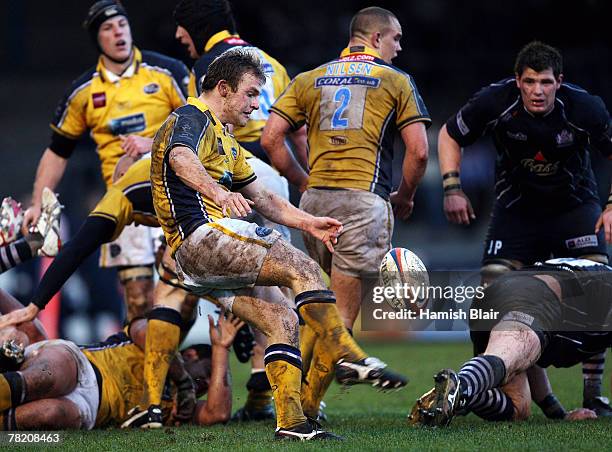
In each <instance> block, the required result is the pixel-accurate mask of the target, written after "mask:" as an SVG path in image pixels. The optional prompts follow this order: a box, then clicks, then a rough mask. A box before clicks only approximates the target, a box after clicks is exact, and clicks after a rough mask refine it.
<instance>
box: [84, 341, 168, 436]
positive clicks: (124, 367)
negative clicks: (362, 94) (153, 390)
mask: <svg viewBox="0 0 612 452" xmlns="http://www.w3.org/2000/svg"><path fill="white" fill-rule="evenodd" d="M81 351H82V352H83V354H84V355H85V356H86V357H87V359H89V362H90V363H91V364H92V365H93V366H94V367H95V368H96V369H97V371H98V372H96V373H97V374H98V379H99V381H98V384H99V385H102V387H101V388H99V391H100V406H99V408H98V415H97V417H96V427H105V426H112V425H117V424H120V423H121V422H123V421H125V420H126V419H127V417H128V416H127V413H128V411H129V410H130V409H132V408H134V407H135V406H138V405H139V404H140V403H141V401H142V396H143V393H144V374H143V365H144V352H143V350H142V349H141V348H140V347H138V345H136V344H134V342H132V340H131V339H130V338H129V337H128V335H127V334H125V333H124V332H120V333H117V334H114V335H112V336H110V337H109V338H108V339H106V340H105V341H104V342H100V343H98V344H93V345H86V346H82V347H81ZM172 391H173V386H171V385H170V384H168V383H167V384H166V387H165V390H164V396H163V397H162V413H163V417H164V421H166V420H167V419H168V418H169V417H170V414H171V411H172V404H173V398H172Z"/></svg>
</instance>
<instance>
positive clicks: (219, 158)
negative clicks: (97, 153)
mask: <svg viewBox="0 0 612 452" xmlns="http://www.w3.org/2000/svg"><path fill="white" fill-rule="evenodd" d="M176 146H185V147H187V148H189V149H191V150H192V151H193V152H194V153H196V154H197V155H198V157H199V159H200V161H201V162H202V165H203V166H204V168H205V169H206V171H207V172H208V174H210V176H211V177H212V178H213V179H215V180H216V181H218V183H219V184H220V185H221V186H222V187H224V188H225V189H226V190H239V189H241V188H243V187H245V186H246V185H248V184H250V183H251V182H253V181H254V180H255V178H256V176H255V173H254V172H253V169H252V168H251V166H250V165H249V164H248V163H247V161H246V159H245V155H244V152H243V150H242V148H241V147H240V145H239V144H238V142H237V141H236V139H235V138H234V137H233V136H232V135H231V134H230V133H229V132H228V131H227V129H226V128H225V127H224V126H223V125H222V124H221V122H220V121H219V119H218V118H217V117H216V116H215V114H214V113H213V112H212V111H211V110H210V109H209V108H208V106H207V105H206V104H204V103H203V102H202V101H200V100H199V99H197V98H194V97H190V98H189V99H188V101H187V105H185V106H183V107H180V108H179V109H177V110H176V111H175V112H173V113H172V114H171V115H170V117H169V118H168V119H167V120H166V122H165V123H164V124H163V125H162V127H161V128H160V129H159V131H158V132H157V134H156V135H155V141H154V142H153V150H152V152H151V188H152V191H153V205H154V207H155V212H156V213H157V218H158V220H159V224H160V225H161V227H162V228H163V230H164V235H165V236H166V241H167V242H168V244H169V245H170V246H171V247H172V250H173V252H176V250H177V249H178V247H179V246H180V245H181V243H183V240H185V238H186V237H187V236H189V234H191V233H192V232H193V231H194V230H195V229H197V228H198V227H199V226H201V225H202V224H204V223H208V222H211V221H215V220H218V219H220V218H222V217H223V216H224V214H223V213H222V212H221V208H220V207H219V206H218V205H216V204H215V203H214V202H213V200H211V199H209V198H207V197H205V196H204V195H202V194H201V193H198V192H197V191H195V190H193V189H191V188H190V187H188V186H187V185H185V184H184V183H183V182H181V180H180V179H179V178H178V176H177V175H176V174H175V173H174V171H173V170H172V168H171V167H170V164H169V162H168V158H169V154H170V150H171V149H172V148H174V147H176Z"/></svg>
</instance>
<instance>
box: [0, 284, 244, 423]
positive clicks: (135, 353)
mask: <svg viewBox="0 0 612 452" xmlns="http://www.w3.org/2000/svg"><path fill="white" fill-rule="evenodd" d="M20 306H21V304H20V303H19V302H18V301H17V300H15V299H14V298H13V297H11V296H10V295H8V294H7V293H5V292H3V291H0V311H2V312H3V313H6V312H10V311H12V310H14V309H18V308H19V307H20ZM209 323H210V337H211V342H212V347H211V346H208V345H193V346H191V347H189V348H187V349H185V350H183V351H182V353H181V355H182V360H181V359H178V357H177V358H176V359H174V361H173V363H172V365H171V369H170V372H169V381H168V382H166V386H165V389H166V391H165V395H164V400H163V404H162V406H163V420H164V422H165V423H166V424H169V425H178V424H179V423H193V424H196V425H212V424H216V423H220V422H226V421H227V420H228V419H229V417H230V414H231V404H232V394H231V386H230V375H229V366H228V348H229V347H230V346H231V344H232V341H233V339H234V336H235V334H236V331H238V329H239V328H240V327H241V326H242V325H243V322H242V321H240V320H239V319H238V318H236V317H234V316H233V315H229V316H228V318H227V319H225V318H224V317H223V316H221V317H220V318H219V324H218V325H217V326H215V325H214V323H213V321H212V318H210V317H209ZM145 331H146V320H144V319H139V320H136V321H134V322H132V324H131V325H130V327H129V333H130V336H128V335H127V334H126V333H124V332H121V333H118V334H115V335H113V336H111V337H109V338H108V339H107V340H106V341H105V342H102V343H100V344H95V345H92V346H86V347H81V348H79V347H78V346H76V345H75V344H74V343H72V342H70V341H65V340H45V339H46V334H45V333H44V330H43V329H42V326H41V325H40V324H39V323H38V322H37V321H34V322H26V323H24V324H21V325H20V326H19V328H18V329H16V328H14V327H9V328H5V329H3V330H2V332H1V333H0V337H1V338H2V339H1V340H2V342H1V345H2V347H1V350H0V355H1V356H0V362H1V363H2V364H1V365H3V366H4V367H5V368H2V369H0V370H1V371H2V374H1V375H0V429H3V430H38V429H73V428H76V429H92V428H94V427H96V428H98V427H108V426H112V425H117V424H119V423H120V422H121V421H123V420H124V419H125V417H126V416H127V413H128V410H129V409H130V407H131V406H132V404H133V403H135V402H137V401H139V400H140V398H141V397H142V392H143V383H142V382H143V375H142V369H143V361H144V351H143V349H144V342H145V337H144V336H145ZM9 339H12V341H10V340H9ZM20 343H22V344H23V346H21V345H18V344H20ZM28 344H30V345H28ZM26 345H27V347H25V346H26ZM24 347H25V350H24ZM7 355H8V356H10V358H9V357H8V356H7ZM24 358H25V359H24ZM183 360H184V362H183ZM19 361H21V362H19ZM7 367H10V369H7ZM206 393H207V394H208V397H207V400H205V401H203V400H196V397H200V396H202V395H204V394H206Z"/></svg>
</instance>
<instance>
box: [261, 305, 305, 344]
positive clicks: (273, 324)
mask: <svg viewBox="0 0 612 452" xmlns="http://www.w3.org/2000/svg"><path fill="white" fill-rule="evenodd" d="M266 311H267V312H266V313H265V317H266V319H265V323H266V324H267V325H268V326H269V328H267V330H268V331H264V334H266V336H268V338H269V340H268V343H269V344H270V343H274V342H283V343H287V344H290V345H293V346H296V347H297V345H298V316H297V314H296V313H295V311H294V310H293V309H290V308H288V307H286V306H280V305H272V304H271V305H269V306H268V307H267V308H266Z"/></svg>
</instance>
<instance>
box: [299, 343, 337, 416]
mask: <svg viewBox="0 0 612 452" xmlns="http://www.w3.org/2000/svg"><path fill="white" fill-rule="evenodd" d="M335 363H336V362H335V361H334V357H333V355H332V354H330V353H329V351H328V349H327V347H326V346H325V343H324V341H319V340H318V341H316V342H315V343H314V349H313V353H312V361H311V364H310V368H309V369H308V373H307V374H306V379H305V380H304V381H303V382H302V409H303V410H304V414H305V415H306V416H308V417H311V418H313V419H316V418H317V415H318V414H319V405H320V404H321V401H322V400H323V397H324V396H325V392H327V388H329V385H330V384H331V382H332V381H333V379H334V375H335V373H334V364H335Z"/></svg>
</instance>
